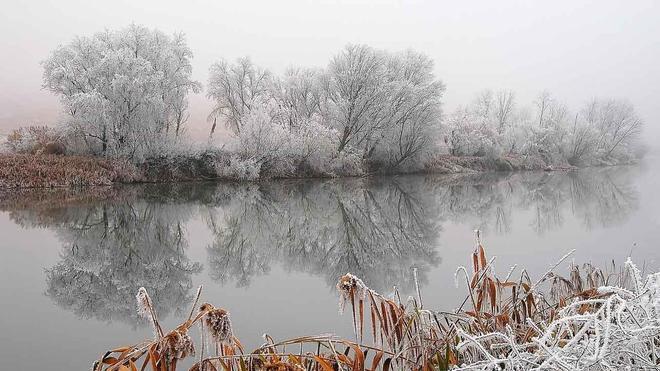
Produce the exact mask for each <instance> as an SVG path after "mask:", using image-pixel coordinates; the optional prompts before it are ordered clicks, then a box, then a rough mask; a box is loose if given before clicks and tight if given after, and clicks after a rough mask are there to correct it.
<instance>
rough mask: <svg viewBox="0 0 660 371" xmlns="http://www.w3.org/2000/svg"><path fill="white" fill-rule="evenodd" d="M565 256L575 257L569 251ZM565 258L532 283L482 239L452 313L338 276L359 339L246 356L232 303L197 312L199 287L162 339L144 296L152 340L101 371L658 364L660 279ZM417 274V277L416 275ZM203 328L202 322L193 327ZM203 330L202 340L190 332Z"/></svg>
mask: <svg viewBox="0 0 660 371" xmlns="http://www.w3.org/2000/svg"><path fill="white" fill-rule="evenodd" d="M569 255H570V254H569ZM567 257H568V255H566V256H564V257H562V258H561V259H560V260H559V261H558V262H557V263H556V264H554V265H553V266H551V267H549V269H548V271H547V272H546V273H544V274H543V275H541V276H540V277H538V278H537V279H532V278H531V277H530V276H529V274H528V273H527V272H526V271H525V270H524V269H516V267H513V268H512V269H510V270H509V271H508V273H507V274H506V275H504V276H500V275H497V274H496V273H495V270H494V268H493V265H494V260H495V259H494V258H492V259H488V258H487V257H486V253H485V250H484V247H483V246H482V244H481V242H480V241H479V238H478V235H477V243H476V246H475V250H474V252H473V253H472V255H471V259H470V260H471V267H470V268H469V269H467V268H463V267H459V269H458V270H457V271H456V278H457V281H461V282H463V281H464V282H465V286H466V289H467V294H466V296H465V300H464V301H463V304H462V305H461V306H460V308H458V309H456V310H455V311H452V312H441V311H435V310H432V309H430V308H427V307H425V306H424V303H423V297H422V295H421V292H420V289H419V287H417V295H416V297H414V298H413V297H410V298H407V299H406V298H401V297H400V295H399V294H398V292H397V291H396V290H395V291H394V293H393V294H392V295H389V296H385V295H382V294H380V293H378V292H376V291H374V290H372V289H370V288H369V287H368V286H367V285H366V284H365V283H364V282H363V281H362V280H361V279H360V278H358V277H356V276H354V275H352V274H350V273H349V274H346V275H344V276H342V277H340V278H339V279H338V283H337V290H338V293H339V297H340V307H341V308H342V310H345V311H347V312H348V315H349V316H350V317H351V320H352V322H353V328H354V337H353V338H352V339H341V338H337V337H335V336H332V335H321V336H302V337H298V338H293V339H288V340H282V341H276V340H274V339H273V338H272V337H271V336H269V335H264V338H265V343H264V344H263V345H262V346H260V347H258V348H257V349H255V350H252V351H246V350H245V349H244V347H243V346H242V344H241V342H240V341H239V340H238V338H237V334H238V332H239V331H240V329H233V328H232V326H231V320H230V313H229V312H228V310H227V309H225V308H219V307H215V306H213V305H211V304H208V303H204V304H202V305H199V299H200V294H201V287H200V290H198V292H197V296H196V298H195V300H194V302H193V303H192V307H191V309H190V312H189V315H188V317H187V318H186V320H185V321H184V322H183V323H182V324H181V325H180V326H178V327H176V328H175V329H174V330H172V331H170V332H165V331H164V330H163V329H162V327H161V325H160V323H159V322H158V317H157V313H156V312H155V310H154V307H153V304H152V302H151V299H150V297H149V295H148V293H147V292H146V290H144V289H143V288H141V289H140V290H139V292H138V293H137V302H138V311H139V312H140V313H141V315H142V316H143V317H144V318H145V319H146V320H148V321H149V322H150V323H151V324H152V326H153V328H154V334H155V335H154V338H153V339H152V340H146V341H144V342H142V343H139V344H135V345H130V346H124V347H119V348H116V349H112V350H109V351H108V352H105V353H103V354H102V355H101V357H100V359H99V360H98V361H97V362H95V363H94V366H93V368H94V370H96V371H100V370H131V369H133V370H135V369H138V367H141V368H142V369H152V370H173V369H175V368H176V365H177V363H179V362H181V361H182V360H183V359H185V358H189V357H195V359H196V360H195V363H194V365H193V366H192V367H191V368H190V370H324V371H330V370H395V369H396V370H436V369H437V370H449V369H452V370H484V369H485V370H494V369H497V370H499V369H506V370H523V369H532V368H534V369H558V370H581V369H593V370H601V369H602V370H606V369H631V368H632V369H656V368H657V367H658V366H660V358H659V356H660V355H659V354H658V353H659V352H660V317H659V316H658V314H659V311H660V307H658V302H659V301H660V273H655V274H651V275H648V276H647V277H643V276H642V273H641V272H640V270H639V269H638V268H637V267H636V266H635V265H634V264H633V263H632V262H631V261H630V260H628V261H627V262H626V263H625V265H624V266H622V267H620V268H617V267H616V266H614V265H612V266H611V267H609V268H608V269H599V268H597V267H594V266H592V265H590V264H584V265H582V266H578V265H575V264H570V265H569V270H568V274H567V275H566V276H561V275H559V274H558V273H556V270H557V268H558V266H560V265H562V264H565V263H564V261H565V260H566V259H567ZM413 274H416V272H414V273H413ZM197 325H199V327H197ZM193 331H195V332H196V331H199V334H198V336H199V338H200V339H201V341H200V342H196V341H194V340H193V337H192V336H191V333H192V332H193Z"/></svg>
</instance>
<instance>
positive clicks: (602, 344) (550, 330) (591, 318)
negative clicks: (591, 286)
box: [457, 259, 660, 370]
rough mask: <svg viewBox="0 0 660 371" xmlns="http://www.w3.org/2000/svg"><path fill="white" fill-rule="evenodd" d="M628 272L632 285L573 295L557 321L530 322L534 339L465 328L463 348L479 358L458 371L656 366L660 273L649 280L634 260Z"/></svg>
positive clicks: (460, 332) (651, 276) (461, 334)
mask: <svg viewBox="0 0 660 371" xmlns="http://www.w3.org/2000/svg"><path fill="white" fill-rule="evenodd" d="M626 274H627V275H628V276H629V277H630V278H631V280H632V281H633V282H632V284H630V286H631V287H630V288H622V287H616V286H601V287H599V288H598V289H596V292H595V294H596V295H590V297H589V298H588V299H582V298H580V297H578V298H575V299H573V301H572V302H569V303H568V304H567V305H566V306H565V307H564V308H563V309H561V310H560V311H559V312H558V316H557V318H556V319H554V320H552V321H551V322H549V323H531V322H530V326H531V327H532V328H534V329H535V332H536V333H535V334H534V336H533V337H532V338H531V341H530V342H529V343H520V342H517V341H516V339H515V338H514V337H513V335H512V333H511V331H508V332H505V333H490V334H485V335H482V336H474V335H470V334H467V333H465V332H463V331H461V330H459V336H460V337H461V338H462V342H461V343H460V344H459V345H458V346H457V348H458V350H459V351H464V352H465V351H466V350H468V349H470V348H471V349H472V350H473V353H472V354H474V357H473V358H472V359H471V360H470V362H468V363H466V364H464V365H462V366H461V367H460V368H458V369H461V370H483V369H505V370H523V369H525V370H526V369H562V370H583V369H589V370H611V369H628V370H629V369H656V368H657V367H658V357H659V356H660V354H659V352H660V345H659V344H658V342H659V341H660V273H654V274H651V275H649V276H647V277H646V278H645V279H643V278H642V277H641V274H640V272H639V269H638V268H637V267H636V266H635V265H634V264H633V263H632V262H631V261H630V259H629V260H628V261H627V262H626ZM503 352H504V353H503ZM465 354H467V353H465ZM502 354H506V356H502Z"/></svg>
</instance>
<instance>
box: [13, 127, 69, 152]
mask: <svg viewBox="0 0 660 371" xmlns="http://www.w3.org/2000/svg"><path fill="white" fill-rule="evenodd" d="M56 145H57V146H62V143H61V140H60V133H59V132H58V131H57V130H56V129H54V128H51V127H48V126H27V127H22V128H19V129H16V130H13V131H12V132H10V133H9V135H7V138H6V140H5V146H6V147H7V149H9V151H10V152H12V153H23V154H25V153H29V154H36V153H42V152H47V151H51V152H52V151H53V150H51V149H50V148H51V147H54V146H56ZM58 152H62V153H63V152H64V148H63V146H62V147H61V148H60V151H58Z"/></svg>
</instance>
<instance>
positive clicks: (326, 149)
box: [208, 45, 444, 176]
mask: <svg viewBox="0 0 660 371" xmlns="http://www.w3.org/2000/svg"><path fill="white" fill-rule="evenodd" d="M208 86H209V91H208V95H209V97H210V98H212V99H213V100H214V101H215V103H216V106H215V108H214V110H213V112H212V113H211V116H210V117H211V118H212V119H213V120H214V127H215V125H216V124H217V119H220V120H222V121H224V123H225V124H226V125H227V126H229V127H230V128H231V129H232V132H233V133H234V135H235V141H234V142H235V143H234V145H235V146H236V148H237V152H238V153H239V156H240V157H241V158H242V160H243V161H250V162H254V163H255V164H257V167H258V168H259V170H258V171H259V173H260V174H261V175H264V174H268V175H269V176H284V175H288V174H290V173H291V172H292V171H296V170H297V171H302V172H308V173H312V174H319V175H335V174H352V175H355V174H359V173H361V172H362V170H361V169H362V167H363V166H364V165H365V164H368V165H374V166H376V167H378V168H401V167H404V166H405V168H410V167H415V166H420V161H419V160H420V159H421V157H422V156H423V155H424V154H425V153H427V152H428V151H429V150H430V149H431V148H433V145H434V143H435V139H436V138H437V133H436V131H437V128H438V125H439V123H440V113H441V112H440V98H441V96H442V93H443V91H444V85H443V84H442V83H441V82H440V81H438V80H437V79H436V78H435V76H434V74H433V62H432V60H431V59H430V58H429V57H427V56H425V55H423V54H420V53H417V52H414V51H405V52H401V53H388V52H385V51H379V50H375V49H373V48H370V47H368V46H354V45H350V46H348V47H346V48H345V49H344V50H343V51H342V52H340V53H339V54H338V55H336V56H335V57H334V58H333V59H332V60H331V62H330V64H329V66H328V67H327V69H325V70H322V69H311V68H295V67H292V68H289V69H288V70H287V71H286V72H285V74H284V75H283V76H281V77H280V76H274V75H272V74H271V73H270V72H268V71H267V70H265V69H262V68H260V67H257V66H255V65H253V64H252V63H251V62H250V60H249V59H247V58H243V59H239V60H238V62H237V63H235V64H230V63H227V62H224V61H222V62H219V63H217V64H215V65H214V66H213V67H212V68H211V71H210V78H209V84H208ZM211 130H212V131H213V130H214V129H211ZM236 163H238V162H236Z"/></svg>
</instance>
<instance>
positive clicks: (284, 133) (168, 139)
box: [11, 25, 642, 179]
mask: <svg viewBox="0 0 660 371" xmlns="http://www.w3.org/2000/svg"><path fill="white" fill-rule="evenodd" d="M191 59H192V52H191V50H190V49H189V48H188V46H187V45H186V42H185V39H184V37H183V35H182V34H175V35H171V36H169V35H165V34H164V33H162V32H160V31H157V30H151V29H148V28H145V27H141V26H137V25H131V26H129V27H127V28H125V29H122V30H119V31H104V32H100V33H97V34H95V35H93V36H91V37H77V38H75V39H74V40H73V41H71V42H69V43H68V44H65V45H63V46H60V47H58V48H57V49H56V50H55V51H53V52H52V54H51V55H50V56H49V57H48V58H47V59H46V60H45V61H44V62H43V67H44V74H43V79H44V87H45V88H46V89H48V90H50V91H52V92H54V93H55V94H57V95H58V96H59V97H60V98H61V100H62V103H63V106H64V109H65V112H66V116H67V117H66V119H65V120H64V122H63V125H62V127H63V129H64V130H62V131H61V132H59V133H58V134H57V135H49V136H47V138H45V139H43V140H40V141H39V140H35V139H34V138H32V139H31V137H30V136H29V135H27V134H24V133H23V134H22V133H20V132H17V133H16V135H13V136H11V138H12V141H14V142H17V143H14V144H16V146H17V148H18V147H20V148H23V147H25V146H21V145H20V144H21V143H20V142H21V141H26V142H29V143H27V147H30V148H32V147H35V145H34V144H33V142H39V143H41V142H44V143H46V142H51V141H53V140H57V139H50V138H51V137H52V138H65V139H64V141H65V142H66V143H65V145H66V152H67V153H81V154H92V155H101V156H113V157H117V156H118V157H126V158H130V159H132V160H133V161H135V162H140V161H143V160H145V159H148V158H160V157H163V156H168V155H177V154H182V151H183V148H186V149H190V148H192V147H193V146H190V143H183V144H184V145H182V139H181V138H182V133H183V132H185V123H186V121H187V118H188V113H187V108H188V103H187V96H188V93H190V92H200V91H201V85H200V84H199V83H198V82H196V81H194V80H193V79H192V67H191ZM433 71H434V66H433V61H432V60H431V58H429V57H428V56H426V55H424V54H422V53H419V52H416V51H412V50H407V51H402V52H388V51H384V50H378V49H374V48H371V47H369V46H365V45H349V46H347V47H345V48H344V49H343V50H341V51H339V52H338V53H337V54H336V55H335V56H334V57H332V58H331V60H330V61H329V63H328V65H327V66H326V67H324V68H303V67H291V68H289V69H288V70H286V72H285V73H283V74H282V75H275V74H273V73H271V72H269V71H268V70H267V69H264V68H261V67H259V66H256V65H254V64H253V63H252V62H251V61H250V59H249V58H241V59H238V60H237V61H235V62H228V61H224V60H223V61H219V62H217V63H215V64H213V66H212V67H211V68H210V75H209V81H208V86H207V89H206V95H207V97H208V98H209V99H211V100H212V101H213V103H214V109H213V111H212V112H211V114H210V115H209V119H210V121H211V123H212V127H211V130H210V132H211V136H213V135H214V132H216V131H217V130H216V129H217V126H218V125H223V124H224V125H226V126H227V127H228V128H229V129H230V131H231V132H232V133H233V137H232V139H231V141H230V143H229V144H226V143H225V145H224V147H223V150H222V151H221V150H220V149H219V148H215V150H214V149H213V148H211V149H212V150H213V151H215V153H216V154H221V155H218V156H216V160H214V161H215V163H214V164H212V167H214V168H216V169H217V173H218V175H219V176H229V177H236V178H242V179H244V178H248V179H249V178H258V177H263V176H266V177H268V176H291V175H357V174H362V173H364V172H368V171H396V172H406V171H414V170H421V169H424V168H425V167H428V166H433V165H432V162H433V159H434V158H438V156H441V155H454V156H487V157H493V158H495V157H500V156H514V155H515V156H520V157H525V156H534V158H535V159H542V160H543V162H544V163H546V164H567V163H568V164H573V165H592V164H602V163H621V162H626V161H629V160H631V159H632V158H634V157H635V156H636V155H638V154H639V148H640V146H639V145H638V144H639V143H638V142H639V136H640V131H641V128H642V121H641V120H640V118H639V117H638V116H637V114H636V113H635V110H634V108H633V107H632V105H631V104H630V103H628V102H626V101H622V100H612V99H595V100H593V101H591V102H589V103H588V104H586V105H585V106H584V107H583V108H581V109H579V110H576V111H572V112H571V111H569V110H568V108H567V107H566V105H565V104H563V103H561V101H560V100H558V99H556V98H554V97H552V96H551V95H550V94H549V93H547V92H543V93H542V94H540V95H539V96H538V98H537V99H536V100H535V101H534V104H533V105H532V106H531V107H524V106H520V105H519V104H518V103H517V102H516V97H515V94H514V93H513V92H511V91H498V92H493V91H490V90H487V91H484V92H482V93H481V94H479V95H478V96H477V98H476V99H475V100H474V101H473V102H471V103H470V104H468V105H466V106H464V107H460V108H458V109H456V110H455V111H454V112H452V113H450V114H449V115H447V116H446V117H445V116H444V115H442V110H441V98H442V97H443V94H444V92H445V86H444V84H443V83H442V82H441V81H440V80H439V79H438V78H437V77H436V76H435V74H434V72H433ZM31 143H32V144H31ZM200 148H205V147H204V146H200ZM205 150H206V148H205ZM227 150H228V151H227ZM33 152H34V151H33ZM207 152H208V151H207ZM226 152H229V153H228V154H227V153H226ZM537 163H538V161H537Z"/></svg>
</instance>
